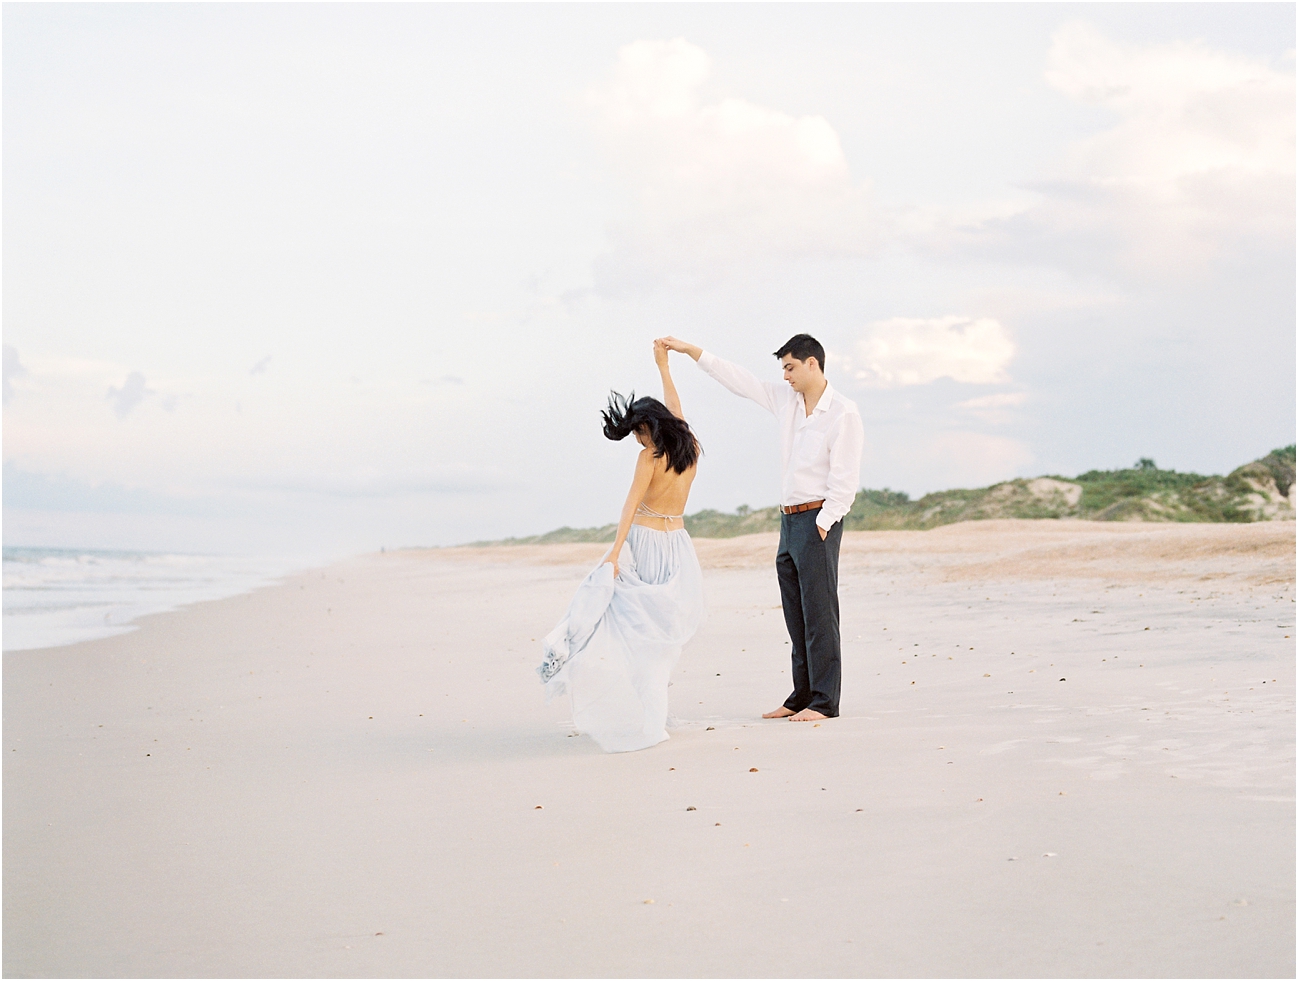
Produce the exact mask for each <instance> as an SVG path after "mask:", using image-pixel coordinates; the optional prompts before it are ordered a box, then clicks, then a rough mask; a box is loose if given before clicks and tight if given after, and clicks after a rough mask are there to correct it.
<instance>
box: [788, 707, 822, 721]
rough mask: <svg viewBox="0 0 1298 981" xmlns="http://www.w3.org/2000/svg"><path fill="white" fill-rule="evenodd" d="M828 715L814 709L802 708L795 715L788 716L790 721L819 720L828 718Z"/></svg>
mask: <svg viewBox="0 0 1298 981" xmlns="http://www.w3.org/2000/svg"><path fill="white" fill-rule="evenodd" d="M828 718H829V716H827V715H821V714H820V713H819V712H817V711H816V710H815V709H803V710H802V711H801V712H799V713H798V714H797V715H794V716H790V718H789V721H790V722H819V721H820V720H821V719H828Z"/></svg>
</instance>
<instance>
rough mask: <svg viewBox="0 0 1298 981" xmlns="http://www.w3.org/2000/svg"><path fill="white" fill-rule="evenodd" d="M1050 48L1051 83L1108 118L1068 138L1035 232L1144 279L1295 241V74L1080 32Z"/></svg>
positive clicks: (1033, 218) (1180, 45)
mask: <svg viewBox="0 0 1298 981" xmlns="http://www.w3.org/2000/svg"><path fill="white" fill-rule="evenodd" d="M1052 41H1053V43H1052V46H1051V48H1050V53H1049V67H1048V69H1047V71H1046V73H1045V78H1046V81H1047V82H1048V83H1049V84H1050V85H1051V86H1053V87H1054V88H1056V89H1058V90H1059V91H1060V92H1062V93H1064V95H1066V96H1068V97H1069V98H1070V99H1073V100H1074V101H1077V102H1081V103H1085V104H1087V105H1093V106H1100V107H1103V108H1105V109H1108V110H1110V111H1111V112H1112V113H1114V114H1115V115H1116V116H1117V122H1116V124H1115V125H1113V126H1112V127H1110V128H1109V129H1106V130H1104V131H1102V132H1100V133H1097V134H1096V135H1094V136H1091V137H1088V138H1086V139H1083V140H1080V141H1078V142H1077V143H1075V144H1074V145H1073V146H1072V148H1071V149H1070V152H1069V153H1068V155H1067V157H1066V159H1065V160H1064V161H1062V162H1061V164H1060V165H1059V167H1058V169H1057V171H1056V173H1055V175H1054V176H1053V177H1052V178H1051V179H1049V180H1047V181H1046V182H1044V183H1042V184H1041V185H1039V189H1040V190H1041V191H1043V192H1044V194H1045V195H1046V200H1045V202H1044V203H1043V204H1042V205H1041V206H1039V207H1037V208H1034V209H1032V211H1030V212H1029V213H1028V216H1027V217H1028V218H1029V219H1030V223H1031V225H1033V226H1035V227H1036V228H1037V229H1038V230H1040V231H1042V232H1044V233H1046V234H1047V235H1051V236H1061V237H1064V238H1072V239H1073V240H1074V241H1077V242H1080V243H1089V244H1090V246H1091V247H1092V249H1094V250H1095V251H1096V252H1097V253H1098V254H1100V255H1103V254H1105V252H1106V250H1112V252H1111V253H1110V254H1113V255H1114V257H1115V258H1117V259H1118V260H1119V261H1120V262H1121V263H1122V264H1124V265H1125V266H1126V267H1128V268H1129V269H1134V270H1138V271H1144V272H1158V271H1173V270H1176V271H1185V270H1186V268H1187V267H1193V266H1197V265H1200V264H1202V263H1204V262H1206V261H1208V260H1211V259H1212V258H1214V257H1215V256H1217V255H1218V254H1220V252H1221V251H1222V250H1223V249H1226V248H1229V247H1231V246H1232V245H1236V244H1240V243H1249V244H1256V243H1257V241H1258V239H1261V240H1263V241H1266V242H1290V243H1291V242H1292V239H1293V216H1294V77H1293V74H1292V72H1291V71H1279V70H1277V69H1276V68H1274V67H1272V66H1271V65H1270V64H1269V63H1268V62H1267V61H1265V60H1263V59H1260V58H1253V57H1247V56H1244V55H1241V54H1236V53H1232V52H1227V51H1219V50H1214V49H1212V48H1209V47H1208V46H1207V45H1205V44H1203V43H1202V42H1199V41H1176V42H1172V43H1168V44H1161V45H1154V46H1147V47H1139V46H1135V45H1126V44H1120V43H1118V42H1116V41H1111V40H1109V39H1108V38H1106V37H1104V36H1103V35H1102V34H1100V33H1099V32H1098V31H1097V30H1095V29H1094V28H1093V27H1091V26H1089V25H1087V24H1084V23H1072V24H1068V25H1066V26H1064V27H1063V28H1061V29H1060V30H1059V31H1057V32H1056V33H1055V35H1054V37H1053V38H1052Z"/></svg>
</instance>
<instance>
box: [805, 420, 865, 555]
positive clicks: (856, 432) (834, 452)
mask: <svg viewBox="0 0 1298 981" xmlns="http://www.w3.org/2000/svg"><path fill="white" fill-rule="evenodd" d="M864 446H865V427H864V426H863V425H862V424H861V414H860V413H859V412H858V411H856V408H855V406H853V407H852V408H851V409H849V410H848V411H846V412H844V413H843V421H842V422H841V423H840V424H839V426H838V431H837V432H835V433H834V435H833V437H832V438H831V439H830V441H829V480H828V487H827V490H826V493H825V504H824V506H823V507H822V508H821V509H820V514H819V515H818V516H817V517H816V524H818V525H819V526H820V527H821V528H823V529H824V530H825V531H829V529H830V528H832V527H834V522H836V521H838V520H840V519H841V518H842V517H843V516H844V515H845V514H847V512H848V511H850V510H851V509H852V502H854V501H855V500H856V491H857V488H858V487H859V486H860V483H861V450H862V448H863V447H864Z"/></svg>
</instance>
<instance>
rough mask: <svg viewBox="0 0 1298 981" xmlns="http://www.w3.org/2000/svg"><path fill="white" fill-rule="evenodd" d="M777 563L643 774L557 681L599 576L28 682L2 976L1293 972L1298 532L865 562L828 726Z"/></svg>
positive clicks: (307, 584)
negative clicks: (562, 618)
mask: <svg viewBox="0 0 1298 981" xmlns="http://www.w3.org/2000/svg"><path fill="white" fill-rule="evenodd" d="M775 547H776V540H775V536H773V535H759V536H751V537H750V538H746V539H730V540H722V541H700V542H698V548H699V553H700V557H701V558H702V560H703V563H704V566H705V572H706V576H707V588H708V595H709V603H710V609H711V614H710V619H709V621H708V623H707V625H706V626H705V627H704V629H703V630H702V631H701V633H700V635H699V636H698V637H697V638H696V639H695V641H693V642H692V643H691V644H690V645H689V647H687V649H686V652H685V655H684V657H683V659H682V662H681V665H680V668H679V670H678V672H677V675H676V679H675V683H674V686H673V688H672V705H673V713H674V715H675V716H676V717H677V721H678V725H677V727H676V728H675V729H674V730H673V737H672V739H671V740H670V741H669V742H667V743H664V744H662V745H661V746H659V747H656V748H654V749H652V750H648V751H645V752H641V753H634V754H625V755H614V756H609V755H605V754H602V753H600V752H599V751H598V750H597V749H596V748H595V747H594V746H593V745H591V744H590V743H589V741H588V740H586V739H585V738H583V737H580V736H573V735H571V733H570V730H569V727H568V726H567V725H566V711H565V707H564V706H562V705H554V706H549V707H546V706H544V705H543V704H542V701H541V691H540V685H539V683H538V682H537V680H536V676H535V675H534V674H533V672H532V669H533V667H534V665H535V663H537V661H538V660H539V652H538V647H537V644H536V643H535V639H536V638H539V637H540V636H541V634H542V633H544V632H545V631H546V630H548V629H549V628H550V627H551V626H552V625H553V622H554V621H555V620H556V619H557V617H558V616H559V615H560V614H561V612H562V610H563V608H564V606H565V604H566V602H567V599H568V597H569V595H570V593H571V590H572V588H573V586H574V584H575V583H576V582H577V581H578V580H579V579H580V578H581V576H582V575H583V574H584V572H585V570H586V569H587V568H588V567H589V565H590V564H591V563H593V562H595V561H597V560H598V558H599V557H600V555H601V554H602V552H603V546H598V545H593V546H592V545H559V546H516V547H493V548H481V549H469V548H461V549H438V550H427V551H410V552H399V553H387V554H385V555H377V556H367V557H363V558H359V559H356V560H353V561H350V562H346V563H342V564H339V565H337V566H333V567H330V568H328V569H324V570H317V571H315V572H312V573H308V574H303V575H301V576H297V577H293V578H291V579H288V580H286V581H285V582H284V583H283V584H282V585H279V586H276V587H272V588H268V589H264V590H261V591H259V592H257V593H255V594H252V595H249V596H243V597H236V598H233V599H228V600H223V601H219V602H214V603H206V604H200V605H197V606H194V607H191V608H188V609H185V610H182V611H178V612H176V613H171V614H164V615H160V616H156V617H150V618H148V619H146V620H144V621H142V623H141V625H140V629H139V630H138V631H137V632H135V633H133V634H129V635H125V636H121V637H114V638H109V639H106V640H101V641H96V642H93V643H87V644H81V645H77V646H75V647H68V648H60V649H55V650H45V651H24V652H20V653H17V654H8V655H6V656H5V686H4V699H5V702H4V709H5V713H4V733H5V739H4V755H5V781H6V783H5V790H6V793H5V801H4V807H5V812H4V818H5V821H4V833H5V890H4V902H5V923H4V927H5V945H4V970H5V973H6V975H8V976H15V977H16V976H50V975H56V976H87V975H89V976H144V977H149V976H154V977H156V976H194V975H197V976H218V975H219V976H303V975H307V976H338V977H347V976H501V975H503V976H596V975H598V976H662V975H665V976H681V975H688V976H756V977H762V976H1010V977H1027V976H1226V977H1246V976H1247V977H1282V976H1293V973H1294V966H1295V965H1294V906H1293V901H1294V754H1293V749H1294V716H1293V705H1294V699H1293V695H1294V641H1293V636H1294V632H1293V626H1294V621H1293V611H1294V588H1293V585H1294V527H1293V525H1292V524H1291V523H1285V524H1265V525H1243V526H1230V525H1157V526H1152V525H1115V524H1090V523H1085V522H1013V521H994V522H993V521H988V522H978V523H970V524H964V525H956V526H949V527H945V528H941V529H938V530H935V531H930V532H862V533H854V534H850V535H848V536H847V537H846V538H845V540H844V546H843V576H842V583H841V593H842V600H843V628H844V629H843V633H844V684H845V693H844V701H843V717H842V718H840V719H837V720H833V721H831V722H827V723H824V724H823V725H820V726H818V727H812V726H809V725H793V724H790V723H786V722H762V721H760V720H759V719H756V718H755V716H756V715H757V714H759V713H760V712H761V711H762V710H763V709H765V708H769V707H771V706H773V705H774V704H776V703H777V702H779V701H780V700H781V699H782V698H783V696H784V695H785V694H786V693H787V692H786V686H787V671H788V664H787V650H788V648H787V645H786V642H785V640H786V638H785V634H784V632H783V623H782V619H781V614H780V610H779V596H778V590H777V588H776V585H775V580H774V576H773V574H772V573H771V571H770V563H771V559H772V556H773V554H774V550H775Z"/></svg>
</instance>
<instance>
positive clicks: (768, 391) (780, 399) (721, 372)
mask: <svg viewBox="0 0 1298 981" xmlns="http://www.w3.org/2000/svg"><path fill="white" fill-rule="evenodd" d="M699 367H700V368H702V369H703V370H704V371H706V372H707V373H708V374H709V375H711V376H712V377H713V378H715V379H716V380H717V381H719V382H721V384H722V385H724V386H726V388H728V389H730V391H732V392H734V393H735V394H736V395H741V396H743V397H744V398H746V399H752V400H753V401H754V402H756V403H757V404H758V405H760V406H761V407H762V408H763V409H765V410H766V411H767V412H771V413H774V412H777V411H778V410H779V408H780V406H781V405H783V404H784V402H785V401H786V400H787V399H788V397H789V395H790V394H791V393H792V390H791V389H789V386H787V385H777V384H776V383H775V382H764V381H760V380H759V379H758V378H757V376H756V375H754V374H753V373H752V372H751V371H749V370H748V369H747V368H741V367H739V365H737V364H731V363H730V362H729V361H723V360H721V359H720V358H718V357H717V356H716V355H715V354H711V353H709V352H707V351H704V352H703V353H702V354H700V355H699Z"/></svg>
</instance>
